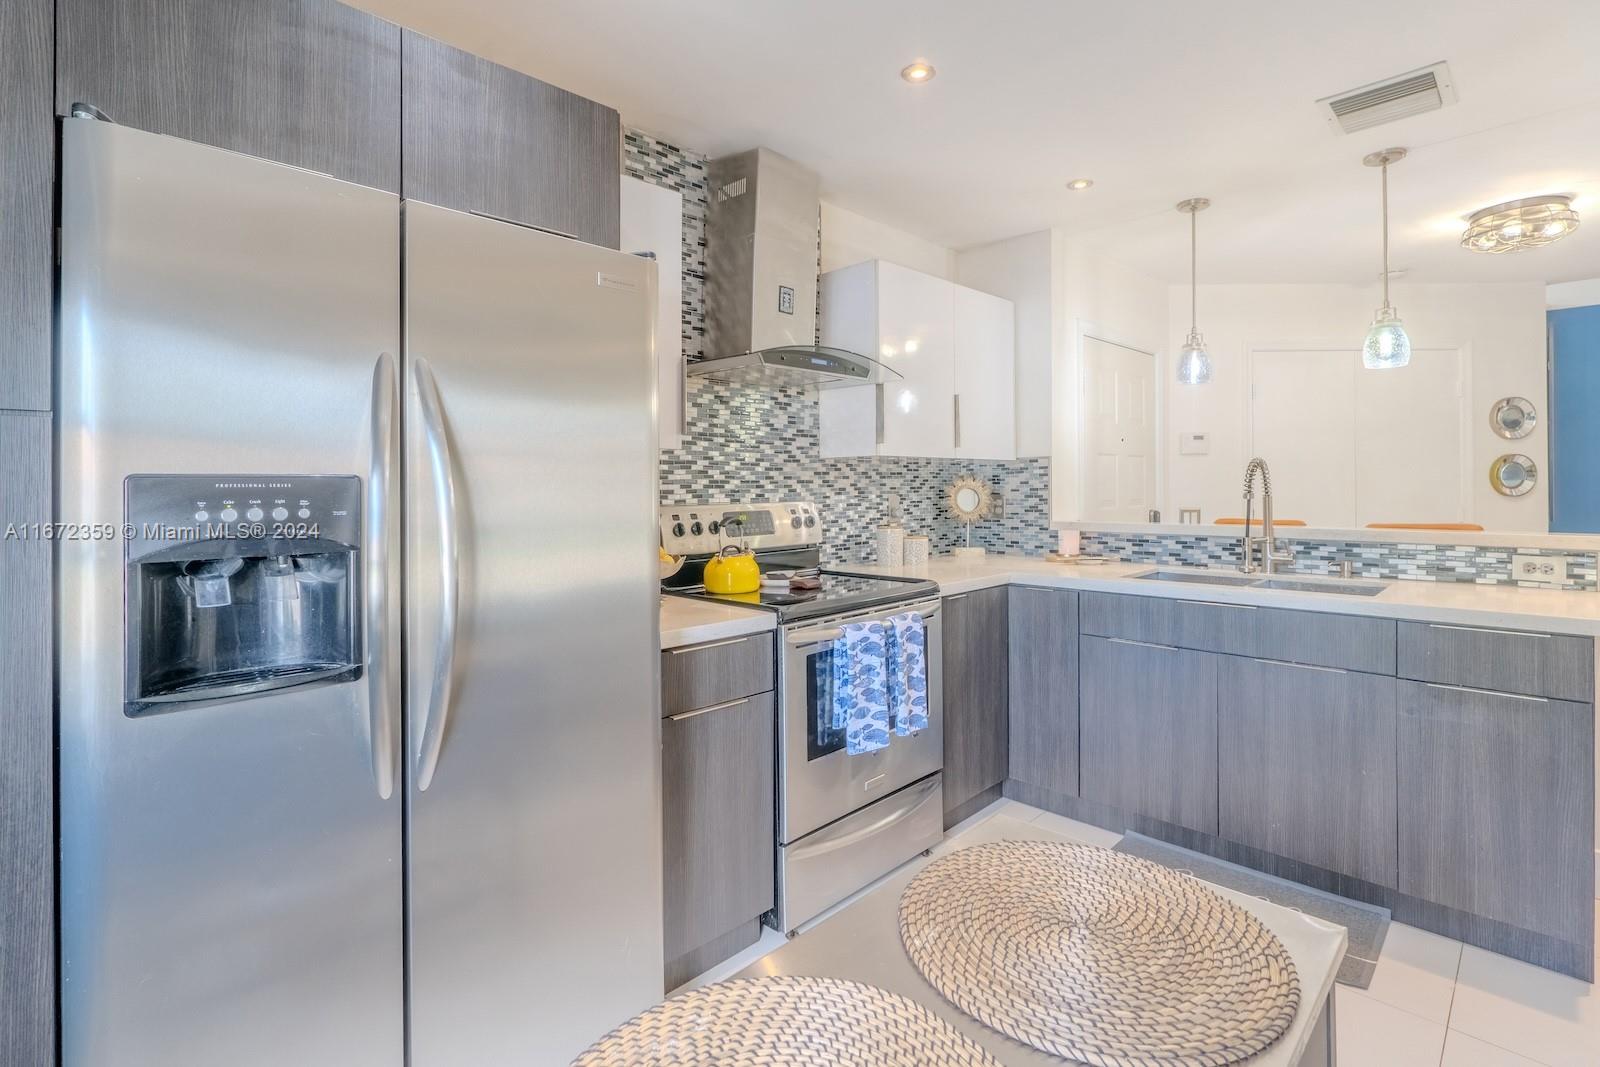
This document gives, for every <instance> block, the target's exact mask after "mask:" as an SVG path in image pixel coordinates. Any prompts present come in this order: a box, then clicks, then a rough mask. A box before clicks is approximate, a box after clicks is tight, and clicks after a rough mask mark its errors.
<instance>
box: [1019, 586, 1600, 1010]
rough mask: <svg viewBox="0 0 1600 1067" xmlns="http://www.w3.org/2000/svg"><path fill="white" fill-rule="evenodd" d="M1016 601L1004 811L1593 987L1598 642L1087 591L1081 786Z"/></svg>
mask: <svg viewBox="0 0 1600 1067" xmlns="http://www.w3.org/2000/svg"><path fill="white" fill-rule="evenodd" d="M1019 592H1020V590H1019V589H1015V588H1014V589H1013V591H1012V607H1011V616H1012V642H1011V656H1012V685H1011V717H1012V718H1011V736H1012V756H1011V776H1010V778H1009V779H1008V780H1007V782H1006V784H1005V789H1004V792H1005V795H1006V796H1009V797H1013V798H1015V799H1017V800H1020V801H1023V802H1025V803H1031V804H1036V805H1039V806H1041V807H1045V808H1048V809H1050V810H1052V811H1056V812H1059V813H1061V814H1063V815H1068V816H1070V817H1073V818H1077V819H1082V820H1084V821H1087V822H1091V823H1094V824H1096V825H1100V826H1104V827H1106V828H1107V829H1111V830H1116V831H1123V830H1134V831H1137V832H1139V833H1143V834H1148V835H1150V836H1153V837H1159V838H1163V839H1165V840H1168V841H1172V842H1174V843H1176V844H1178V845H1181V846H1183V847H1186V848H1191V849H1195V850H1197V851H1200V852H1205V853H1209V854H1211V855H1215V856H1219V857H1221V858H1223V859H1226V860H1230V861H1232V862H1235V863H1240V864H1244V865H1247V866H1252V867H1256V868H1259V869H1261V870H1265V871H1267V872H1269V873H1272V874H1276V875H1278V876H1280V877H1284V878H1290V879H1293V880H1296V881H1301V882H1305V883H1307V884H1310V885H1313V886H1315V887H1317V888H1319V889H1323V890H1326V891H1328V892H1333V893H1338V894H1341V895H1344V896H1349V897H1353V898H1355V899H1358V900H1364V901H1368V902H1370V903H1375V904H1381V905H1384V906H1387V907H1389V908H1390V909H1391V910H1392V911H1393V914H1394V918H1395V919H1396V920H1397V921H1400V922H1405V923H1409V924H1411V925H1414V926H1420V927H1423V928H1425V929H1429V930H1434V931H1436V932H1438V933H1441V934H1444V935H1446V936H1448V937H1453V938H1456V939H1458V940H1462V941H1465V942H1467V943H1469V944H1473V945H1478V946H1481V947H1483V948H1487V949H1490V950H1491V951H1495V952H1500V953H1503V954H1506V955H1510V956H1514V957H1516V958H1518V959H1523V960H1527V961H1529V962H1532V963H1536V964H1539V965H1540V966H1544V967H1549V968H1551V969H1554V970H1558V971H1563V972H1565V973H1568V974H1572V975H1575V976H1577V977H1579V978H1582V979H1584V980H1586V981H1592V980H1593V978H1594V961H1595V956H1594V935H1595V926H1594V917H1595V901H1594V888H1595V883H1594V855H1595V853H1594V848H1595V818H1594V815H1595V779H1594V774H1595V749H1594V745H1595V724H1594V696H1595V691H1594V665H1595V646H1594V642H1593V640H1591V639H1590V638H1587V637H1571V636H1562V635H1550V634H1538V633H1522V632H1512V631H1505V630H1496V629H1492V628H1482V627H1472V626H1461V625H1443V624H1431V623H1414V622H1398V623H1397V622H1396V621H1395V620H1391V619H1381V618H1373V617H1370V616H1351V615H1337V614H1333V613H1321V612H1305V611H1298V610H1287V609H1280V608H1265V607H1262V608H1252V607H1249V606H1241V605H1221V604H1209V603H1205V602H1201V601H1189V600H1174V599H1172V598H1167V597H1161V596H1130V595H1118V594H1109V593H1084V594H1082V595H1081V596H1080V598H1079V602H1078V606H1079V611H1078V626H1079V629H1080V630H1081V631H1082V633H1081V636H1080V637H1079V638H1078V640H1077V651H1078V661H1077V664H1076V665H1077V668H1078V670H1077V678H1078V684H1077V700H1078V704H1077V708H1076V712H1077V714H1076V716H1075V717H1074V718H1075V729H1076V733H1075V734H1073V739H1075V740H1077V741H1079V742H1081V746H1080V750H1078V751H1076V753H1075V754H1076V755H1077V756H1078V758H1077V760H1076V762H1077V767H1076V768H1075V769H1073V768H1068V767H1064V766H1063V765H1062V764H1063V758H1064V754H1065V753H1067V752H1069V751H1074V750H1073V749H1072V747H1071V746H1072V741H1071V740H1069V737H1068V735H1069V734H1070V733H1072V731H1073V727H1072V726H1069V725H1067V718H1068V717H1067V716H1064V715H1062V714H1061V713H1060V710H1059V709H1060V708H1061V707H1062V706H1063V705H1064V704H1065V703H1066V702H1067V700H1068V699H1070V698H1068V697H1066V696H1065V695H1064V694H1062V693H1061V692H1060V691H1059V687H1060V686H1063V685H1065V686H1070V684H1071V683H1070V681H1068V680H1067V679H1065V678H1062V679H1059V680H1058V682H1057V688H1047V687H1045V686H1044V685H1042V684H1039V682H1038V674H1037V672H1036V670H1035V669H1034V668H1033V667H1032V666H1031V664H1034V663H1039V662H1043V663H1057V664H1059V663H1065V662H1068V661H1069V657H1070V651H1071V650H1070V649H1069V648H1065V647H1061V646H1058V647H1057V648H1056V649H1054V650H1053V652H1052V651H1051V650H1049V649H1046V648H1042V647H1039V646H1038V645H1037V644H1035V645H1032V646H1029V645H1026V644H1025V643H1024V641H1022V640H1019V635H1020V634H1023V633H1027V634H1031V635H1033V636H1034V637H1035V638H1036V639H1037V638H1038V635H1039V634H1041V633H1046V632H1048V633H1049V634H1050V637H1049V640H1052V641H1061V642H1063V643H1065V642H1069V641H1070V640H1071V639H1070V638H1069V637H1068V638H1064V637H1062V636H1061V633H1062V630H1063V629H1064V628H1063V627H1059V626H1058V627H1056V628H1055V629H1051V627H1050V626H1049V625H1048V623H1047V622H1046V621H1044V617H1043V616H1040V615H1037V614H1036V615H1034V616H1032V617H1031V618H1030V617H1029V616H1028V615H1027V614H1026V612H1025V611H1024V610H1020V609H1022V608H1023V605H1024V604H1025V603H1026V602H1025V601H1022V600H1020V599H1019V597H1018V593H1019ZM1036 603H1042V602H1037V601H1036ZM1022 619H1028V621H1026V622H1020V625H1019V620H1022ZM1019 678H1020V679H1023V680H1024V681H1025V683H1027V684H1021V685H1019V684H1018V679H1019ZM1029 679H1032V682H1031V683H1028V680H1029ZM1041 753H1048V756H1047V757H1044V756H1041ZM1080 786H1081V788H1080Z"/></svg>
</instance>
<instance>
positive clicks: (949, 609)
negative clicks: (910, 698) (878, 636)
mask: <svg viewBox="0 0 1600 1067" xmlns="http://www.w3.org/2000/svg"><path fill="white" fill-rule="evenodd" d="M943 640H944V810H945V814H946V816H949V815H950V814H951V813H952V812H955V811H957V810H958V809H960V808H961V806H962V805H964V804H966V803H967V802H968V801H970V800H972V799H973V798H974V797H976V796H978V795H979V794H980V793H982V792H983V791H984V790H986V789H991V788H993V787H994V786H997V785H999V784H1000V783H1001V782H1003V781H1005V779H1006V768H1007V765H1008V763H1009V749H1008V746H1009V737H1008V733H1009V731H1008V729H1007V724H1008V719H1009V714H1008V710H1007V709H1008V701H1007V696H1008V693H1009V692H1010V680H1009V662H1010V656H1009V651H1008V649H1009V646H1010V635H1009V633H1008V631H1007V620H1006V589H1005V587H1004V586H1000V587H999V588H995V589H979V590H976V591H974V592H971V593H956V594H954V595H952V596H947V597H945V598H944V638H943ZM948 821H949V820H948V819H947V822H948Z"/></svg>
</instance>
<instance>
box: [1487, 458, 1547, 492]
mask: <svg viewBox="0 0 1600 1067" xmlns="http://www.w3.org/2000/svg"><path fill="white" fill-rule="evenodd" d="M1489 484H1490V485H1491V486H1493V487H1494V491H1495V492H1497V493H1499V494H1500V495H1501V496H1522V495H1524V494H1525V493H1531V492H1533V487H1534V486H1535V485H1537V484H1539V468H1538V466H1537V465H1536V464H1535V463H1534V462H1533V460H1531V459H1529V458H1528V457H1527V456H1523V455H1518V454H1515V453H1511V454H1508V455H1504V456H1497V457H1496V458H1495V461H1494V462H1493V463H1491V464H1489Z"/></svg>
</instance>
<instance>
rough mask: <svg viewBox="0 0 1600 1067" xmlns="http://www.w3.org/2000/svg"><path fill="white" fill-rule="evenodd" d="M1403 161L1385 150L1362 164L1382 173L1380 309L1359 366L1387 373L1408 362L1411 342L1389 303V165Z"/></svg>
mask: <svg viewBox="0 0 1600 1067" xmlns="http://www.w3.org/2000/svg"><path fill="white" fill-rule="evenodd" d="M1404 158H1406V150H1405V149H1404V148H1385V149H1384V150H1383V151H1382V152H1374V153H1372V154H1371V155H1370V156H1367V157H1366V158H1365V159H1363V160H1362V161H1361V162H1363V163H1365V164H1366V165H1367V166H1369V167H1381V168H1382V170H1383V307H1381V308H1379V309H1378V312H1377V314H1376V315H1374V316H1373V318H1372V326H1371V328H1369V329H1368V330H1367V340H1366V343H1365V344H1363V345H1362V346H1361V363H1362V366H1364V367H1366V368H1367V369H1368V370H1389V369H1391V368H1394V367H1404V366H1405V365H1406V364H1407V363H1410V362H1411V338H1409V337H1407V336H1406V330H1405V326H1404V325H1403V324H1402V323H1401V322H1400V316H1399V315H1397V314H1395V310H1394V305H1392V304H1390V303H1389V164H1391V163H1398V162H1399V161H1400V160H1402V159H1404Z"/></svg>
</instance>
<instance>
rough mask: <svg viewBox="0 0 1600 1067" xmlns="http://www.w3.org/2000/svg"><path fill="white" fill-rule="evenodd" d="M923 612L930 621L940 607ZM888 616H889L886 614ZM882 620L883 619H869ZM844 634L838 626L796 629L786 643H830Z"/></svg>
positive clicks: (937, 614) (795, 645) (809, 644)
mask: <svg viewBox="0 0 1600 1067" xmlns="http://www.w3.org/2000/svg"><path fill="white" fill-rule="evenodd" d="M921 614H922V621H923V622H929V621H931V620H933V619H937V618H938V617H939V609H938V608H930V609H928V610H927V611H924V612H922V613H921ZM884 618H888V616H887V615H886V616H884ZM868 621H882V620H868ZM843 636H844V630H842V629H841V628H839V627H837V626H822V627H817V628H816V629H811V630H796V631H795V632H794V633H792V634H790V635H789V636H788V637H786V638H784V644H786V645H788V646H789V647H790V648H806V647H809V646H811V645H829V644H832V643H833V642H835V641H837V640H839V638H841V637H843Z"/></svg>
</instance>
